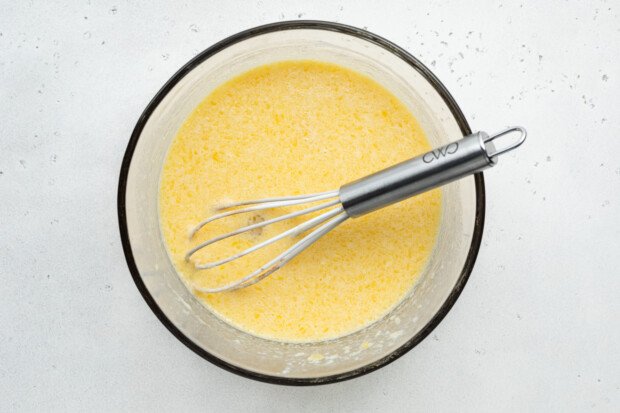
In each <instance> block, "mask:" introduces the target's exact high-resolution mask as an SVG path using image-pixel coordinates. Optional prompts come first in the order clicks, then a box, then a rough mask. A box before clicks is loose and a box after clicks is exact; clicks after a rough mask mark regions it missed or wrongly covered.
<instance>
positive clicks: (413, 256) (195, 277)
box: [160, 61, 441, 341]
mask: <svg viewBox="0 0 620 413" xmlns="http://www.w3.org/2000/svg"><path fill="white" fill-rule="evenodd" d="M429 149H430V146H429V143H428V142H427V140H426V138H425V135H424V132H423V131H422V129H421V128H420V126H419V124H418V122H417V121H416V119H415V118H414V117H413V116H412V115H411V113H410V112H409V111H408V110H407V108H406V107H405V106H404V105H403V104H402V103H401V102H400V101H398V100H397V99H396V98H395V97H394V96H393V95H392V94H391V93H390V92H388V91H387V90H386V89H384V88H383V87H382V86H380V85H379V84H377V83H376V82H374V81H373V80H371V79H369V78H368V77H365V76H363V75H361V74H358V73H356V72H353V71H351V70H348V69H345V68H342V67H339V66H335V65H332V64H326V63H320V62H315V61H287V62H280V63H276V64H271V65H267V66H262V67H258V68H256V69H253V70H251V71H249V72H247V73H245V74H243V75H241V76H238V77H236V78H234V79H232V80H230V81H229V82H227V83H225V84H223V85H221V86H220V87H218V88H217V89H216V90H215V91H214V92H213V93H211V95H209V96H208V97H207V98H206V99H205V100H204V101H203V102H202V103H200V105H198V107H197V108H196V109H195V110H194V112H193V113H192V114H191V115H190V116H189V117H188V118H187V120H186V121H185V123H184V124H183V126H182V127H181V129H180V130H179V132H178V135H177V136H176V138H175V140H174V141H173V143H172V145H171V147H170V150H169V153H168V156H167V160H166V162H165V165H164V168H163V175H162V179H161V187H160V218H161V227H162V231H163V234H164V238H165V240H166V243H167V247H168V250H169V254H170V257H171V259H172V261H173V263H174V265H175V266H176V268H177V270H178V272H179V274H180V275H181V277H183V278H184V279H185V280H186V281H188V282H189V284H190V285H191V284H194V285H200V286H205V287H207V286H208V287H215V286H220V285H223V284H224V283H227V282H230V281H232V280H234V279H237V278H240V277H241V276H244V275H246V274H249V273H250V272H251V271H253V270H254V269H256V268H258V267H259V266H260V265H262V264H264V263H266V262H267V261H268V260H269V259H270V258H273V257H274V256H275V255H276V254H277V253H278V252H280V251H283V250H284V249H285V248H287V247H288V246H290V245H292V243H294V242H295V241H296V239H286V240H283V241H281V242H278V243H276V244H275V245H274V246H272V247H271V248H268V249H267V250H266V251H261V252H257V253H255V254H251V255H248V256H246V257H245V258H244V259H242V260H240V261H237V262H234V263H231V264H227V265H226V266H223V267H220V268H215V269H211V270H203V271H196V270H195V269H194V267H193V265H192V264H188V263H186V262H185V261H184V255H185V253H186V252H187V250H189V249H190V248H191V247H192V246H194V245H196V244H197V243H199V242H201V241H204V240H206V239H207V238H211V237H213V236H215V235H218V234H221V233H223V232H227V231H230V230H232V229H233V228H237V227H240V226H244V225H247V224H249V223H251V222H257V221H258V220H264V219H269V218H272V217H274V216H276V211H266V212H264V213H261V214H260V215H258V214H257V215H253V216H238V217H231V218H230V219H227V220H223V221H221V222H214V223H212V224H209V225H208V226H206V227H205V228H204V229H203V230H201V231H200V232H199V233H198V234H197V236H196V237H195V238H194V239H193V240H189V239H188V231H189V229H190V228H191V227H193V226H195V225H196V223H198V222H200V221H201V220H203V219H204V218H205V217H207V216H208V215H210V214H212V213H213V212H212V207H213V206H215V205H217V204H218V203H222V202H223V201H226V200H244V199H255V198H261V197H265V196H278V195H290V194H305V193H313V192H322V191H326V190H331V189H337V188H339V187H340V185H342V184H344V183H346V182H349V181H351V180H354V179H356V178H359V177H362V176H365V175H367V174H370V173H372V172H375V171H377V170H380V169H382V168H385V167H387V166H390V165H393V164H395V163H397V162H400V161H403V160H405V159H407V158H410V157H412V156H414V155H417V154H420V153H422V152H424V151H427V150H429ZM440 208H441V192H440V191H439V190H434V191H432V192H429V193H426V194H423V195H420V196H417V197H415V198H413V199H410V200H407V201H405V202H402V203H400V204H396V205H393V206H390V207H388V208H385V209H383V210H380V211H377V212H374V213H371V214H369V215H366V216H364V217H361V218H356V219H349V220H347V221H346V222H345V223H344V224H343V225H341V226H340V227H338V228H336V229H335V230H334V231H332V232H331V233H329V234H328V235H326V236H325V237H324V238H322V239H320V240H319V241H318V242H317V243H316V244H314V245H313V246H312V247H310V248H309V249H308V250H306V251H305V252H303V253H302V254H301V255H299V256H298V257H297V258H295V259H294V260H293V261H291V262H290V263H289V264H287V265H286V266H285V267H283V268H282V269H281V270H279V271H277V272H275V273H274V274H272V275H271V276H270V277H268V278H266V279H265V280H264V281H262V282H260V283H258V284H255V285H254V286H252V287H249V288H245V289H242V290H238V291H235V292H229V293H219V294H198V296H199V297H200V298H201V299H202V300H203V302H204V303H205V305H206V306H207V307H208V308H210V309H211V310H212V311H214V312H215V313H216V314H218V315H219V316H220V317H222V318H223V319H225V320H227V321H228V322H229V323H231V324H233V325H235V326H237V327H239V328H241V329H243V330H246V331H248V332H250V333H252V334H255V335H258V336H263V337H268V338H272V339H277V340H284V341H310V340H323V339H329V338H334V337H338V336H341V335H344V334H347V333H350V332H352V331H354V330H357V329H359V328H361V327H364V326H365V325H368V324H369V323H372V322H373V321H376V320H377V319H379V318H381V316H383V315H384V314H385V313H386V312H388V311H389V310H390V309H391V308H392V307H394V306H395V305H396V304H398V302H399V301H400V300H401V299H402V298H403V297H404V296H405V294H406V293H407V292H408V291H409V290H410V289H411V287H412V286H413V284H414V282H415V280H416V277H417V275H418V274H419V273H420V271H421V270H422V269H423V268H424V265H425V263H426V261H427V258H428V256H429V254H430V252H431V251H432V249H433V247H434V244H435V238H436V235H437V231H438V227H439V216H440ZM286 211H292V209H290V210H286ZM278 212H280V211H278ZM306 219H307V218H306ZM300 222H302V218H300V219H298V220H296V221H294V222H293V223H292V224H296V223H300ZM290 225H291V223H280V224H275V225H273V227H267V228H265V229H264V230H263V231H257V232H255V233H252V234H248V235H244V236H238V237H233V238H231V239H229V240H227V241H225V242H223V243H220V244H216V245H214V246H212V247H209V248H206V249H205V250H203V251H201V252H199V253H197V254H196V255H195V256H194V257H193V260H195V261H196V262H205V261H207V260H211V261H212V260H214V259H218V258H223V257H225V256H227V255H230V253H232V252H235V251H240V249H242V248H247V247H249V246H250V245H253V244H254V243H256V242H258V241H260V240H263V239H266V237H269V236H273V235H274V234H276V233H278V232H280V231H282V230H283V229H284V228H289V227H290Z"/></svg>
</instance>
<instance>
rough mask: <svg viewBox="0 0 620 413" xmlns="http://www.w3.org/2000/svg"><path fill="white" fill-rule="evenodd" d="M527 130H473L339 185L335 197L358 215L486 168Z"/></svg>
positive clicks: (350, 212) (513, 146)
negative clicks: (500, 144)
mask: <svg viewBox="0 0 620 413" xmlns="http://www.w3.org/2000/svg"><path fill="white" fill-rule="evenodd" d="M513 133H519V137H518V138H517V139H516V140H514V141H513V142H510V143H509V144H508V145H506V146H503V147H501V148H500V149H497V148H496V145H495V143H496V140H497V139H498V138H500V137H503V136H507V135H510V134H513ZM526 136H527V132H526V131H525V129H524V128H522V127H520V126H515V127H511V128H508V129H506V130H503V131H501V132H498V133H496V134H494V135H488V134H487V133H485V132H476V133H473V134H471V135H468V136H465V137H464V138H462V139H461V140H458V141H455V142H452V143H449V144H447V145H445V146H442V147H440V148H437V149H434V150H432V151H430V152H427V153H425V154H424V155H420V156H417V157H415V158H412V159H409V160H406V161H404V162H401V163H399V164H397V165H394V166H391V167H389V168H387V169H384V170H382V171H379V172H376V173H374V174H372V175H369V176H367V177H364V178H361V179H358V180H356V181H353V182H351V183H348V184H346V185H343V186H342V187H340V190H339V198H340V202H341V203H342V206H343V208H344V210H345V211H346V212H347V215H348V216H350V217H352V218H353V217H358V216H361V215H364V214H367V213H369V212H372V211H374V210H377V209H380V208H383V207H385V206H388V205H391V204H394V203H396V202H399V201H402V200H405V199H407V198H410V197H412V196H414V195H417V194H420V193H422V192H425V191H428V190H430V189H433V188H436V187H438V186H441V185H444V184H447V183H449V182H452V181H455V180H457V179H460V178H463V177H465V176H468V175H471V174H474V173H476V172H480V171H483V170H484V169H487V168H490V167H491V166H494V165H495V164H496V163H497V157H498V156H499V155H502V154H504V153H506V152H509V151H511V150H513V149H515V148H517V147H518V146H520V145H521V144H522V143H523V142H524V141H525V138H526Z"/></svg>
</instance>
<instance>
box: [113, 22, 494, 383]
mask: <svg viewBox="0 0 620 413" xmlns="http://www.w3.org/2000/svg"><path fill="white" fill-rule="evenodd" d="M299 29H313V30H326V31H334V32H338V33H341V34H345V35H350V36H354V37H357V38H359V39H362V40H365V41H368V42H371V43H374V44H375V45H378V46H380V47H382V48H384V49H386V50H387V51H389V52H391V53H392V54H394V55H396V56H397V57H399V58H401V59H402V60H403V61H404V62H406V63H408V64H409V65H410V66H412V67H413V68H414V69H415V70H417V71H418V72H419V73H420V74H421V75H422V76H423V77H424V78H425V79H426V80H427V81H428V82H429V83H430V84H431V85H432V86H433V88H434V89H435V90H436V91H437V93H439V95H440V96H441V98H442V99H443V101H444V102H445V103H446V105H447V106H448V108H449V109H450V112H451V113H452V116H454V118H455V120H456V122H457V124H458V125H459V128H460V129H461V132H462V133H463V135H468V134H471V129H470V127H469V124H468V123H467V120H466V119H465V116H464V115H463V112H462V111H461V109H460V108H459V106H458V105H457V103H456V101H455V100H454V98H453V97H452V95H451V94H450V93H449V92H448V90H447V89H446V87H445V86H444V85H443V84H442V83H441V82H440V81H439V79H438V78H437V77H436V76H435V75H434V74H433V73H432V72H431V71H430V70H429V69H428V68H427V67H426V66H424V65H423V64H422V62H420V61H419V60H418V59H417V58H415V57H414V56H413V55H411V54H410V53H409V52H407V51H406V50H404V49H402V48H401V47H400V46H397V45H396V44H394V43H392V42H390V41H389V40H386V39H384V38H383V37H381V36H378V35H376V34H373V33H371V32H369V31H367V30H362V29H359V28H356V27H353V26H349V25H345V24H342V23H334V22H329V21H320V20H292V21H282V22H277V23H270V24H265V25H262V26H257V27H253V28H251V29H247V30H244V31H242V32H239V33H237V34H234V35H232V36H229V37H227V38H225V39H224V40H221V41H219V42H217V43H216V44H214V45H212V46H211V47H209V48H207V49H205V50H204V51H202V52H201V53H199V54H198V55H196V56H195V57H193V58H192V59H191V60H189V61H188V62H187V63H185V64H184V65H183V66H182V67H181V68H180V69H179V70H178V71H177V72H176V73H175V74H174V75H173V76H172V77H171V78H170V79H169V80H168V81H167V82H166V83H165V84H164V86H162V88H161V89H160V90H159V91H158V92H157V93H156V94H155V96H154V97H153V99H151V101H150V102H149V103H148V105H147V106H146V108H145V109H144V111H143V112H142V114H141V115H140V118H139V119H138V122H137V123H136V126H135V127H134V130H133V132H132V134H131V138H130V140H129V143H128V145H127V149H126V151H125V155H124V157H123V162H122V165H121V170H120V176H119V184H118V198H117V209H118V222H119V229H120V235H121V243H122V246H123V251H124V254H125V259H126V261H127V265H128V267H129V271H130V273H131V276H132V278H133V280H134V282H135V284H136V287H137V288H138V290H139V291H140V293H141V295H142V297H143V298H144V300H145V301H146V303H147V304H148V306H149V307H150V308H151V310H152V311H153V313H155V315H156V316H157V318H158V319H159V321H161V323H162V324H163V325H164V326H165V327H166V328H167V329H168V330H169V331H170V332H171V333H172V334H173V335H174V336H175V337H176V338H177V339H178V340H179V341H181V342H182V343H183V344H185V345H186V346H187V347H188V348H190V349H191V350H192V351H193V352H194V353H196V354H197V355H199V356H201V357H202V358H204V359H205V360H207V361H209V362H211V363H213V364H215V365H216V366H218V367H221V368H223V369H225V370H227V371H230V372H232V373H235V374H238V375H240V376H243V377H247V378H250V379H254V380H258V381H262V382H267V383H273V384H280V385H294V386H307V385H320V384H328V383H336V382H340V381H344V380H349V379H352V378H355V377H359V376H362V375H364V374H368V373H370V372H372V371H375V370H377V369H379V368H381V367H383V366H386V365H388V364H390V363H391V362H393V361H394V360H396V359H398V358H400V357H401V356H403V355H404V354H405V353H407V352H408V351H409V350H411V349H412V348H413V347H415V346H416V345H417V344H418V343H420V342H421V341H422V340H424V339H425V338H426V337H427V336H428V335H429V334H430V333H431V331H433V330H434V329H435V327H437V325H438V324H439V323H440V322H441V321H442V320H443V318H444V317H445V316H446V315H447V314H448V312H449V311H450V309H451V308H452V306H453V305H454V304H455V302H456V300H457V299H458V297H459V295H460V294H461V292H462V291H463V288H464V287H465V284H466V283H467V280H468V279H469V276H470V274H471V272H472V270H473V267H474V264H475V261H476V258H477V256H478V251H479V249H480V243H481V240H482V233H483V229H484V217H485V198H486V196H485V189H484V177H483V175H482V172H479V173H476V174H475V175H474V183H475V190H476V213H475V221H474V230H473V236H472V241H471V245H470V248H469V251H468V253H467V258H466V260H465V264H464V266H463V269H462V271H461V274H460V275H459V278H458V280H457V282H456V284H455V285H454V288H453V289H452V291H451V292H450V294H449V295H448V297H447V299H446V300H445V302H444V303H443V304H442V306H441V307H440V309H439V310H438V311H437V313H436V314H435V315H434V316H433V317H432V318H431V319H430V320H429V322H428V323H427V324H426V325H425V326H424V327H423V328H422V329H421V330H420V331H419V332H418V333H417V334H416V335H414V336H413V337H411V338H410V339H409V340H408V341H407V342H406V343H405V344H403V345H402V346H401V347H399V348H398V349H396V350H394V351H393V352H391V353H390V354H388V355H386V356H384V357H383V358H381V359H379V360H377V361H375V362H373V363H371V364H368V365H365V366H362V367H359V368H357V369H354V370H351V371H348V372H344V373H338V374H334V375H331V376H324V377H316V378H295V377H279V376H271V375H267V374H262V373H257V372H254V371H251V370H247V369H244V368H242V367H238V366H235V365H233V364H230V363H228V362H226V361H224V360H222V359H220V358H218V357H216V356H215V355H213V354H211V353H209V352H208V351H206V350H204V349H203V348H202V347H200V346H199V345H198V344H196V343H194V342H193V341H192V340H191V339H190V338H189V337H187V336H185V335H184V334H183V333H182V332H181V331H180V330H179V329H178V328H177V327H176V326H175V325H174V323H172V321H170V319H168V317H167V316H166V315H165V314H164V312H163V311H162V310H161V309H160V308H159V306H158V305H157V303H156V302H155V299H154V298H153V297H152V296H151V294H150V292H149V291H148V289H147V288H146V286H145V284H144V282H143V281H142V278H141V275H140V272H139V270H138V268H137V266H136V263H135V260H134V257H133V252H132V249H131V243H130V240H129V232H128V228H127V216H126V212H125V195H126V189H127V178H128V174H129V167H130V165H131V160H132V157H133V153H134V151H135V148H136V145H137V143H138V139H139V138H140V135H141V134H142V130H143V129H144V126H145V125H146V123H147V122H148V120H149V118H150V116H151V115H152V114H153V111H154V110H155V108H156V107H157V106H158V105H159V104H160V103H161V101H162V100H163V99H164V98H165V96H166V95H167V94H168V93H169V92H170V91H171V90H172V88H173V87H174V86H175V85H176V84H177V83H178V82H179V81H180V80H181V79H182V78H183V77H185V76H186V75H187V74H188V73H189V72H191V71H192V70H193V69H194V68H195V67H196V66H198V65H199V64H201V63H202V62H204V61H205V60H207V59H208V58H210V57H211V56H213V55H215V54H216V53H218V52H220V51H221V50H223V49H225V48H227V47H229V46H231V45H233V44H235V43H238V42H241V41H244V40H247V39H249V38H252V37H255V36H259V35H263V34H267V33H273V32H278V31H283V30H299Z"/></svg>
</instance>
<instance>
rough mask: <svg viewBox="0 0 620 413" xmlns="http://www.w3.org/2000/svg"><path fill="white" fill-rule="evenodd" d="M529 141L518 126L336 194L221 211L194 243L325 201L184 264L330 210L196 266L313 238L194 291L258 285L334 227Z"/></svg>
mask: <svg viewBox="0 0 620 413" xmlns="http://www.w3.org/2000/svg"><path fill="white" fill-rule="evenodd" d="M514 132H517V133H519V136H518V138H517V139H516V140H513V141H512V142H510V143H509V144H508V145H505V146H504V147H502V148H499V149H498V148H497V147H496V145H495V141H496V139H498V138H500V137H502V136H506V135H509V134H512V133H514ZM526 136H527V133H526V131H525V129H524V128H522V127H518V126H516V127H511V128H508V129H506V130H504V131H501V132H499V133H496V134H494V135H488V134H487V133H485V132H477V133H473V134H471V135H468V136H466V137H464V138H462V139H460V140H458V141H455V142H452V143H449V144H447V145H445V146H442V147H440V148H437V149H434V150H432V151H430V152H427V153H425V154H423V155H420V156H418V157H415V158H412V159H409V160H407V161H404V162H401V163H399V164H397V165H394V166H391V167H389V168H387V169H384V170H382V171H379V172H376V173H374V174H372V175H369V176H367V177H364V178H361V179H359V180H357V181H354V182H351V183H348V184H346V185H343V186H341V187H340V189H338V190H334V191H327V192H320V193H316V194H309V195H297V196H283V197H274V198H264V199H256V200H251V201H242V202H234V203H230V204H226V205H224V206H221V207H219V208H218V210H219V211H222V212H220V213H218V214H216V215H213V216H211V217H210V218H208V219H206V220H204V221H202V222H201V223H199V224H198V225H197V226H196V227H195V228H194V229H193V230H192V231H191V232H190V238H193V237H194V235H195V234H196V233H197V232H198V231H200V230H201V229H202V228H203V227H204V226H205V225H207V224H209V223H210V222H213V221H215V220H219V219H222V218H226V217H229V216H231V215H237V214H244V213H251V212H256V211H261V210H264V209H273V208H280V207H288V206H294V205H301V204H308V203H314V202H317V201H326V202H322V203H320V204H318V205H315V206H311V207H307V208H304V209H301V210H299V211H295V212H292V213H288V214H284V215H281V216H278V217H275V218H272V219H269V220H266V221H262V222H258V223H254V224H251V225H247V226H244V227H242V228H239V229H237V230H235V231H231V232H228V233H226V234H222V235H219V236H217V237H215V238H211V239H209V240H207V241H205V242H203V243H201V244H199V245H197V246H195V247H194V248H192V249H191V250H190V251H188V252H187V254H186V256H185V259H186V261H190V258H191V257H192V255H193V254H194V253H196V252H197V251H199V250H201V249H203V248H205V247H207V246H209V245H211V244H214V243H216V242H218V241H222V240H224V239H226V238H230V237H233V236H235V235H239V234H242V233H245V232H248V231H252V230H256V229H259V228H263V227H265V226H267V225H271V224H274V223H276V222H280V221H284V220H287V219H292V218H295V217H299V216H302V215H306V214H310V213H313V212H317V211H322V210H327V211H326V212H322V213H320V214H319V215H317V216H315V217H313V218H311V219H309V220H307V221H305V222H304V223H302V224H299V225H297V226H295V227H293V228H291V229H289V230H287V231H284V232H282V233H280V234H279V235H276V236H274V237H272V238H269V239H267V240H265V241H262V242H260V243H258V244H256V245H253V246H252V247H250V248H247V249H245V250H243V251H240V252H239V253H237V254H234V255H231V256H229V257H227V258H224V259H221V260H219V261H214V262H209V263H204V264H200V263H195V264H194V265H195V267H196V268H197V269H201V270H206V269H209V268H214V267H218V266H220V265H224V264H226V263H228V262H231V261H233V260H236V259H238V258H241V257H243V256H245V255H247V254H250V253H252V252H254V251H257V250H258V249H260V248H263V247H266V246H267V245H270V244H273V243H274V242H277V241H279V240H281V239H283V238H285V237H295V236H297V235H300V234H303V233H305V232H307V231H310V230H312V231H311V232H310V233H309V234H307V235H306V236H304V237H303V238H302V239H300V240H299V241H298V242H297V243H295V244H294V245H293V246H291V247H290V248H288V249H287V250H285V251H284V252H282V253H281V254H279V255H278V256H276V257H275V258H273V259H272V260H271V261H269V262H267V263H266V264H264V265H263V266H261V267H260V268H258V269H256V270H255V271H253V272H252V273H250V274H248V275H246V276H245V277H243V278H240V279H238V280H237V281H235V282H232V283H230V284H227V285H224V286H221V287H217V288H200V287H194V288H195V289H196V290H197V291H201V292H205V293H217V292H223V291H233V290H236V289H239V288H244V287H248V286H250V285H252V284H255V283H257V282H259V281H260V280H262V279H264V278H265V277H267V276H269V275H270V274H272V273H273V272H275V271H277V270H279V269H280V268H282V267H283V266H284V265H285V264H286V263H287V262H289V261H290V260H292V259H293V258H294V257H296V256H297V255H299V254H300V253H301V252H302V251H304V250H305V249H306V248H308V247H309V246H310V245H311V244H312V243H314V242H315V241H316V240H318V239H319V238H321V237H322V236H323V235H325V234H327V233H328V232H329V231H331V230H332V229H334V228H336V227H337V226H338V225H340V224H341V223H343V222H344V221H346V220H347V219H348V218H355V217H359V216H361V215H364V214H367V213H369V212H371V211H374V210H377V209H379V208H383V207H385V206H388V205H391V204H393V203H396V202H399V201H402V200H405V199H407V198H410V197H412V196H414V195H417V194H420V193H422V192H425V191H428V190H430V189H433V188H436V187H438V186H441V185H444V184H447V183H449V182H452V181H454V180H457V179H459V178H463V177H465V176H468V175H471V174H473V173H476V172H480V171H482V170H484V169H487V168H489V167H491V166H494V165H495V164H496V162H497V157H498V156H499V155H502V154H504V153H506V152H509V151H511V150H513V149H515V148H517V147H518V146H520V145H521V144H522V143H523V142H524V141H525V138H526ZM240 207H243V208H240Z"/></svg>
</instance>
